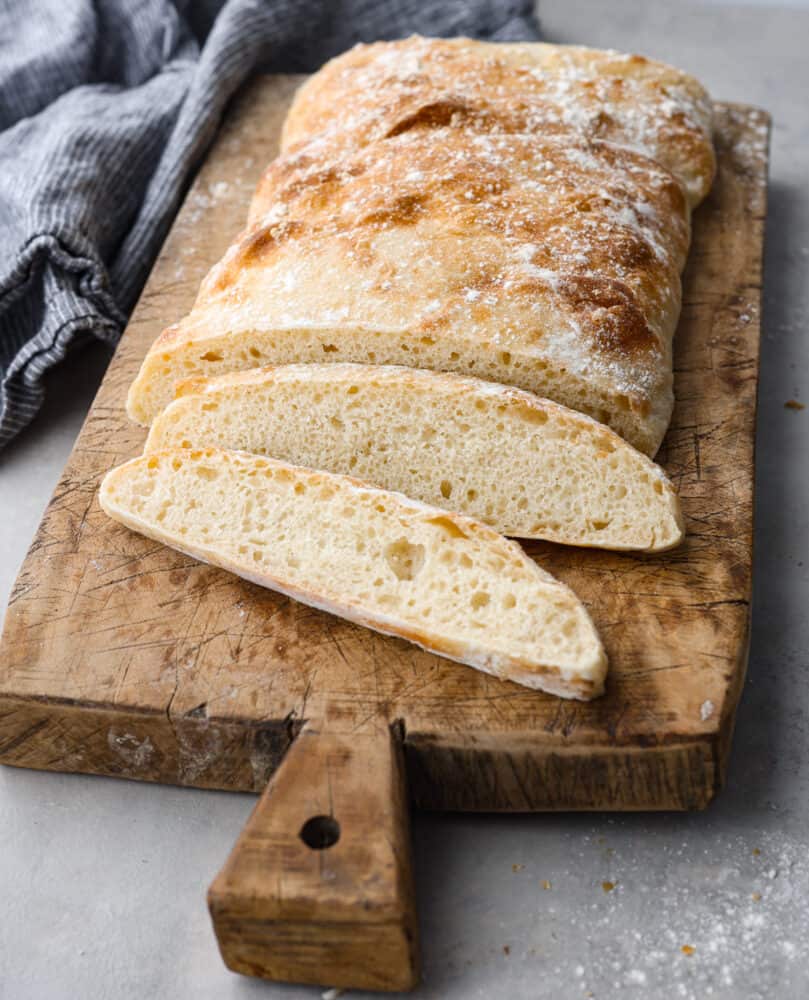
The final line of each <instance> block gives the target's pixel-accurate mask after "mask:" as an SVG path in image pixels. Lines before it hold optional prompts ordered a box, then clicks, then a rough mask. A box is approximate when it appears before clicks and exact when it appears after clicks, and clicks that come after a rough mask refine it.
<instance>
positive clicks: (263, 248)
mask: <svg viewBox="0 0 809 1000" xmlns="http://www.w3.org/2000/svg"><path fill="white" fill-rule="evenodd" d="M326 156H327V153H325V152H323V151H322V147H321V152H320V155H318V154H317V153H314V152H313V151H311V150H309V149H307V148H305V149H304V150H303V151H300V152H298V153H292V154H290V155H288V156H286V157H284V156H282V157H280V158H279V159H278V160H276V161H275V163H274V164H272V165H271V166H270V168H269V170H268V171H267V174H266V175H265V181H264V187H263V195H262V200H261V205H260V208H259V209H257V210H258V211H263V210H264V209H266V210H267V211H272V210H273V209H275V211H274V212H273V213H272V217H271V221H268V222H265V223H264V224H262V223H261V222H260V221H257V222H256V228H255V229H253V230H252V231H251V232H250V233H249V234H248V236H246V237H245V238H244V239H243V240H242V243H241V244H240V245H239V248H238V250H237V251H236V252H234V254H233V255H232V256H231V257H230V259H229V260H228V262H227V265H226V266H225V267H223V268H222V269H221V270H220V271H219V272H218V274H217V277H216V281H215V282H214V283H213V284H212V285H211V286H210V288H211V290H212V291H214V290H224V289H226V288H227V287H228V285H230V284H233V283H235V282H238V281H239V280H240V276H241V274H242V271H243V269H244V268H249V267H252V266H255V265H259V264H260V265H262V266H267V264H268V263H269V262H270V260H271V258H272V255H273V253H274V252H275V250H276V249H277V247H278V246H279V243H280V242H281V241H282V240H286V239H289V238H290V237H295V238H300V241H301V244H300V245H301V246H303V245H305V244H306V243H309V242H312V243H314V242H316V241H317V240H319V239H322V238H324V237H325V236H327V235H328V236H330V237H340V238H346V240H347V242H348V243H349V244H350V246H351V250H352V252H354V253H359V252H362V251H363V250H364V251H365V252H366V253H368V252H369V251H368V243H369V241H370V240H372V239H373V234H374V233H376V232H382V231H386V230H390V229H391V228H394V227H395V228H397V229H400V230H404V229H408V228H410V227H414V226H416V224H417V223H418V221H419V219H420V218H425V219H426V218H429V219H430V220H431V221H432V222H433V223H435V224H436V225H438V226H444V227H446V230H447V231H448V232H451V231H458V232H463V234H464V235H465V236H467V235H473V234H475V233H479V234H480V236H481V238H482V239H485V238H487V237H490V236H495V237H496V238H497V240H498V243H499V245H501V246H503V247H508V245H509V243H510V244H511V250H512V253H513V254H515V255H517V258H521V259H523V260H524V262H525V264H526V267H525V268H523V269H522V272H520V270H519V269H518V270H517V272H516V273H512V274H510V275H509V277H508V278H507V279H504V275H503V265H504V263H505V262H504V260H503V259H502V255H500V254H497V256H496V257H495V255H493V254H490V253H489V254H487V253H482V254H478V255H477V263H478V264H479V267H477V268H473V269H468V268H467V269H466V270H467V271H468V272H469V273H466V274H463V275H461V277H462V279H463V288H464V290H465V291H466V294H467V296H469V293H472V294H473V295H474V294H475V293H477V297H476V298H475V301H480V300H481V299H485V296H486V295H487V294H489V293H495V294H496V293H497V292H498V291H502V289H503V286H504V281H508V286H507V290H508V293H509V295H510V297H512V298H519V297H524V298H525V300H526V301H528V300H530V299H531V298H533V297H538V296H539V297H541V296H543V295H547V293H548V276H549V275H552V276H553V278H552V283H553V285H554V291H555V294H556V295H557V296H559V298H561V299H562V300H563V301H564V305H565V308H566V310H567V311H568V312H569V313H570V314H571V315H572V316H574V317H575V320H576V321H577V322H578V323H579V324H580V325H581V327H582V329H583V330H584V331H586V332H585V334H584V336H585V338H587V332H590V333H591V336H590V338H589V339H590V346H591V347H592V348H593V349H594V350H596V351H597V352H598V353H600V354H602V355H604V356H605V357H613V358H622V357H623V358H635V359H638V358H646V359H649V360H650V362H651V363H657V359H659V358H660V357H661V356H663V355H664V354H665V350H666V346H665V345H666V342H667V341H668V339H669V338H670V336H671V333H672V332H673V331H672V329H671V328H670V327H671V323H670V322H669V323H668V324H667V323H665V322H663V323H661V318H662V317H661V313H662V312H663V311H665V309H666V304H667V303H668V302H669V301H671V299H673V298H676V297H677V294H678V276H679V271H680V269H681V267H682V265H683V263H684V260H685V255H686V252H687V246H688V238H689V227H688V221H687V217H688V214H687V207H686V204H685V199H684V197H683V193H682V190H681V188H680V186H679V184H677V182H676V181H675V180H674V178H673V177H672V176H671V175H670V174H669V173H668V172H667V171H665V170H663V169H662V168H661V167H659V165H657V164H652V163H650V161H649V160H648V159H647V158H645V157H643V156H641V155H640V154H637V153H634V152H632V151H630V150H626V149H619V148H616V147H612V146H610V145H608V144H606V143H602V142H592V143H585V142H581V141H570V140H568V141H565V142H559V141H556V140H555V139H538V138H526V137H525V136H520V135H502V136H475V135H469V134H468V133H466V132H464V131H462V130H460V129H451V128H450V129H442V130H441V131H440V132H438V133H436V132H433V133H432V134H412V133H411V134H405V135H401V136H400V137H398V138H396V139H390V140H388V141H387V142H386V143H384V144H382V145H375V146H373V147H366V148H364V149H361V150H360V151H359V152H358V153H356V154H355V155H353V156H350V157H349V156H343V157H339V156H338V154H337V151H335V156H336V157H337V158H335V159H326ZM538 163H539V164H540V166H539V167H537V164H538ZM638 204H642V205H643V206H644V216H643V217H642V218H641V216H640V215H638V214H636V209H637V206H638ZM276 218H282V219H283V220H284V221H283V222H277V221H275V219H276ZM661 291H662V292H663V294H662V295H661ZM485 308H486V307H485V305H480V306H473V307H472V311H475V310H476V309H477V310H478V311H480V310H484V309H485ZM647 317H648V318H647ZM448 323H449V317H448V316H447V315H446V314H444V313H441V312H439V313H438V314H436V315H434V316H433V317H432V318H431V319H430V320H429V322H428V324H427V325H426V327H425V328H426V329H428V330H433V331H436V332H440V331H441V329H442V327H445V326H446V325H447V324H448ZM526 332H528V331H526ZM537 333H539V331H537ZM652 359H654V361H652Z"/></svg>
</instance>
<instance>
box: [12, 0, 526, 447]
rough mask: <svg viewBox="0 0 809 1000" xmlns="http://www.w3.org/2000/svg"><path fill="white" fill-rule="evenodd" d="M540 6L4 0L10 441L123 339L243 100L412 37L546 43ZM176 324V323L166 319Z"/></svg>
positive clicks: (488, 0) (431, 1)
mask: <svg viewBox="0 0 809 1000" xmlns="http://www.w3.org/2000/svg"><path fill="white" fill-rule="evenodd" d="M532 6H533V4H532V2H531V0H227V2H224V0H174V2H172V0H0V447H2V445H4V444H5V443H6V442H8V441H9V440H10V439H11V438H12V437H13V436H14V435H15V434H17V433H18V432H19V431H20V430H21V429H22V428H23V427H24V426H25V425H26V424H27V423H29V421H30V420H31V419H32V418H33V417H34V415H35V414H36V412H37V410H38V409H39V407H40V405H41V403H42V397H43V388H42V376H43V374H44V372H45V371H46V369H48V368H49V367H51V366H52V365H54V364H56V362H58V361H60V360H61V359H62V358H63V357H64V356H65V352H66V351H67V350H68V348H69V347H70V346H71V345H75V344H77V343H79V342H82V341H85V340H87V339H89V338H92V337H98V338H99V339H101V340H105V341H108V342H111V343H114V342H115V341H116V340H117V339H118V337H119V336H120V334H121V331H122V330H123V327H124V325H125V323H126V320H127V316H128V314H129V312H130V310H131V309H132V307H133V305H134V304H135V301H136V299H137V297H138V294H139V292H140V290H141V288H142V286H143V283H144V281H145V280H146V276H147V274H148V273H149V269H150V268H151V265H152V262H153V260H154V258H155V256H156V254H157V251H158V250H159V248H160V244H161V242H162V241H163V238H164V237H165V235H166V232H167V230H168V227H169V225H170V223H171V220H172V218H173V216H174V214H175V212H176V211H177V208H178V206H179V204H180V200H181V198H182V195H183V193H184V191H185V189H186V188H187V186H188V183H189V181H190V178H191V175H192V173H193V171H194V169H195V168H196V167H197V166H198V165H199V163H200V160H201V158H202V156H203V154H204V152H205V150H206V148H207V147H208V145H209V143H210V141H211V139H212V137H213V135H214V133H215V132H216V129H217V126H218V124H219V122H220V119H221V117H222V112H223V110H224V108H225V105H226V104H227V101H228V100H229V98H230V97H231V96H232V95H233V93H234V92H235V91H236V89H237V88H238V87H239V86H240V85H241V84H242V83H243V82H244V80H245V79H246V78H247V77H248V76H249V75H250V74H251V73H252V72H254V71H257V70H262V71H270V72H271V71H277V72H305V71H310V70H314V69H316V68H317V67H319V66H320V65H321V64H322V63H323V62H324V61H325V60H326V59H328V58H330V57H331V56H334V55H336V54H337V53H338V52H341V51H343V50H344V49H346V48H348V47H350V46H351V45H353V44H354V43H355V42H357V41H372V40H374V39H377V38H398V37H403V36H406V35H408V34H411V33H413V32H420V33H422V34H427V35H469V36H472V37H475V38H492V39H500V40H516V39H533V38H536V37H537V31H536V25H535V23H534V20H533V17H532ZM169 319H171V317H167V321H168V320H169Z"/></svg>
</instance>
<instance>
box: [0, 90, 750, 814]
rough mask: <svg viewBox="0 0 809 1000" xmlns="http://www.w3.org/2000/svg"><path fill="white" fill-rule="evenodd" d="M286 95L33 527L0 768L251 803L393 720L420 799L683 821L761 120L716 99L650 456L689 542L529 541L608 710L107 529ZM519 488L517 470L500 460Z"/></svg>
mask: <svg viewBox="0 0 809 1000" xmlns="http://www.w3.org/2000/svg"><path fill="white" fill-rule="evenodd" d="M298 82H299V80H298V79H296V78H291V77H274V78H264V79H261V80H259V81H257V82H256V83H255V85H254V86H253V87H252V88H251V89H250V90H249V91H248V92H247V93H246V94H245V95H244V96H243V98H242V99H241V101H240V102H239V104H238V105H237V106H236V107H235V108H234V109H233V111H232V113H231V114H230V115H229V120H228V123H227V125H226V127H225V128H224V130H223V131H222V133H221V135H220V137H219V139H218V141H217V143H216V145H215V147H214V149H213V151H212V152H211V154H210V156H209V157H208V160H207V162H206V164H205V166H204V167H203V169H202V170H201V172H200V174H199V177H198V178H197V180H196V183H195V184H194V186H193V188H192V190H191V192H190V194H189V196H188V198H187V200H186V203H185V205H184V208H183V210H182V212H181V213H180V215H179V217H178V219H177V221H176V223H175V225H174V228H173V229H172V232H171V234H170V236H169V238H168V240H167V241H166V244H165V247H164V249H163V252H162V254H161V256H160V259H159V260H158V262H157V264H156V266H155V268H154V271H153V273H152V275H151V278H150V279H149V282H148V285H147V287H146V289H145V291H144V293H143V296H142V298H141V301H140V303H139V305H138V307H137V309H136V311H135V314H134V315H133V317H132V320H131V322H130V324H129V327H128V329H127V331H126V333H125V335H124V338H123V340H122V341H121V345H120V347H119V349H118V351H117V353H116V355H115V358H114V360H113V362H112V364H111V365H110V369H109V371H108V373H107V375H106V378H105V379H104V382H103V385H102V386H101V389H100V390H99V393H98V396H97V398H96V400H95V403H94V404H93V407H92V409H91V411H90V414H89V416H88V418H87V421H86V423H85V425H84V428H83V430H82V432H81V435H80V437H79V439H78V441H77V443H76V446H75V449H74V451H73V454H72V455H71V457H70V460H69V462H68V465H67V467H66V469H65V471H64V474H63V476H62V478H61V480H60V482H59V485H58V487H57V489H56V491H55V494H54V497H53V499H52V501H51V503H50V505H49V507H48V509H47V511H46V513H45V515H44V518H43V520H42V524H41V526H40V528H39V530H38V532H37V534H36V537H35V539H34V541H33V544H32V546H31V550H30V552H29V554H28V557H27V559H26V561H25V564H24V565H23V567H22V570H21V572H20V575H19V579H18V580H17V584H16V587H15V589H14V593H13V596H12V599H11V603H10V606H9V610H8V614H7V617H6V623H5V632H4V637H3V643H2V649H1V650H0V760H2V761H3V762H5V763H9V764H15V765H19V766H24V767H34V768H46V769H54V770H61V771H86V772H92V773H98V774H110V775H119V776H122V777H127V778H138V779H144V780H150V781H163V782H173V783H179V784H185V785H195V786H200V787H213V788H226V789H239V790H255V791H259V790H261V789H262V788H263V787H264V786H265V785H266V783H267V780H268V778H269V776H270V774H271V773H272V772H273V770H274V769H275V767H276V766H277V764H278V762H279V761H280V759H281V758H282V756H283V754H284V753H285V751H286V749H287V748H288V746H289V744H290V741H291V740H293V739H294V738H295V735H296V733H297V732H298V731H299V729H300V727H301V726H302V725H303V724H304V723H305V722H306V721H307V720H308V721H309V722H310V723H311V722H312V720H315V721H316V722H317V724H318V726H319V727H320V730H321V731H323V732H326V733H333V734H335V735H338V736H339V735H341V734H342V735H344V734H346V733H351V732H357V733H362V732H366V731H370V729H372V728H373V727H376V726H378V725H379V724H380V723H391V724H394V723H395V728H394V732H395V733H397V734H398V736H399V737H400V738H401V739H402V740H403V742H404V750H405V759H406V764H407V773H408V781H409V786H410V792H411V795H412V796H413V798H414V799H415V801H416V802H417V803H419V804H421V805H424V806H428V807H438V808H451V809H470V810H471V809H514V810H529V809H592V808H599V809H641V808H674V809H686V808H696V807H701V806H704V805H705V804H706V803H707V802H708V801H709V800H710V799H711V797H712V796H713V795H714V793H715V792H716V790H717V788H718V787H719V785H720V784H721V780H722V775H723V770H724V762H725V758H726V755H727V750H728V746H729V740H730V736H731V733H732V727H733V717H734V712H735V708H736V704H737V701H738V698H739V695H740V691H741V687H742V683H743V678H744V670H745V660H746V648H747V638H748V615H749V599H750V586H751V579H750V574H751V545H752V517H753V431H754V420H755V400H756V382H757V373H758V349H759V300H760V281H761V251H762V239H763V221H764V213H765V198H766V159H767V133H768V118H767V116H766V114H765V113H764V112H761V111H758V110H756V109H752V108H746V107H740V106H730V105H718V106H717V137H716V138H717V147H718V154H719V175H718V178H717V182H716V186H715V189H714V192H713V194H712V195H711V197H710V199H709V200H708V201H707V202H706V204H704V205H703V206H702V207H701V208H700V209H699V211H698V212H697V214H696V217H695V220H694V243H693V248H692V251H691V258H690V263H689V267H688V271H687V273H686V276H685V294H684V308H683V314H682V320H681V323H680V328H679V331H678V335H677V340H676V349H675V368H676V376H675V388H676V395H677V406H676V411H675V416H674V422H673V425H672V427H671V430H670V431H669V434H668V436H667V439H666V442H665V443H664V446H663V449H662V451H661V453H660V456H659V458H660V461H662V463H663V465H664V466H665V467H666V469H667V470H668V472H669V475H670V476H671V477H672V479H673V480H674V482H675V483H676V485H677V487H678V489H679V490H680V493H681V496H682V500H683V506H684V509H685V514H686V519H687V526H688V539H687V541H686V543H685V544H684V545H683V546H682V547H681V548H680V549H678V550H677V551H675V552H673V553H667V554H664V555H661V556H652V557H637V556H630V555H619V554H611V553H598V552H593V551H587V550H575V549H569V548H568V549H565V548H562V547H558V546H553V545H550V544H535V545H532V546H531V547H530V548H529V551H530V552H531V554H532V555H533V556H535V557H536V558H537V559H538V560H539V561H540V563H541V564H542V565H543V566H545V567H546V568H547V569H549V570H550V571H551V572H552V573H555V574H556V575H558V576H559V577H560V578H561V579H562V580H564V581H565V582H566V583H568V584H570V586H572V587H573V588H574V589H575V590H576V592H577V593H578V594H579V595H580V596H581V597H582V599H583V600H584V602H585V603H586V605H587V607H588V608H589V610H590V612H591V614H592V616H593V618H594V620H595V622H596V624H597V626H598V628H599V630H600V632H601V635H602V636H603V639H604V643H605V646H606V649H607V652H608V654H609V657H610V664H611V667H610V670H611V673H610V678H609V682H608V692H607V695H606V696H605V697H604V698H602V699H600V700H598V701H595V702H593V703H590V704H580V703H574V702H567V701H560V700H558V699H556V698H553V697H549V696H544V695H542V694H538V693H535V692H531V691H528V690H525V689H523V688H520V687H517V686H516V685H512V684H510V683H507V682H502V681H498V680H495V679H493V678H490V677H487V676H485V675H483V674H480V673H478V672H476V671H473V670H469V669H465V668H463V667H460V666H458V665H456V664H453V663H450V662H448V661H446V660H442V659H440V658H438V657H435V656H433V655H430V654H428V653H425V652H422V651H420V650H418V649H416V648H415V647H413V646H411V645H408V644H407V643H405V642H403V641H398V640H393V639H389V638H385V637H382V636H380V635H376V634H374V633H372V632H369V631H365V630H363V629H362V628H359V627H357V626H354V625H350V624H348V623H345V622H342V621H340V620H339V619H337V618H333V617H330V616H329V615H326V614H324V613H321V612H318V611H315V610H313V609H310V608H307V607H304V606H302V605H300V604H296V603H295V602H294V601H291V600H288V599H287V598H285V597H280V596H278V595H276V594H273V593H271V592H269V591H265V590H261V589H260V588H258V587H256V586H253V585H251V584H249V583H245V582H242V581H241V580H239V579H237V578H235V577H232V576H229V575H228V574H226V573H224V572H221V571H219V570H217V569H213V568H211V567H208V566H204V565H202V564H199V563H196V562H194V561H193V560H192V559H189V558H188V557H186V556H183V555H180V554H178V553H176V552H172V551H171V550H169V549H166V548H163V547H162V546H160V545H157V544H155V543H154V542H151V541H148V540H146V539H144V538H141V537H139V536H138V535H135V534H132V533H131V532H129V531H127V530H126V529H124V528H123V527H121V526H120V525H116V524H113V523H112V522H111V521H109V520H108V519H107V518H106V517H105V516H104V515H103V513H102V512H101V510H100V508H99V506H98V501H97V497H96V493H97V486H98V482H99V479H100V477H101V476H102V475H103V473H104V472H105V471H106V470H107V469H109V468H110V467H111V466H112V465H115V464H118V463H119V462H122V461H123V460H125V459H127V458H129V457H131V456H132V455H134V454H136V453H137V452H138V451H139V449H140V447H141V445H142V443H143V439H144V432H143V430H142V429H140V428H137V427H134V426H133V425H131V424H130V423H128V421H127V419H126V417H125V414H124V398H125V395H126V389H127V387H128V385H129V382H130V381H131V379H132V378H133V376H134V375H135V372H136V371H137V368H138V366H139V364H140V361H141V359H142V357H143V355H144V353H145V351H146V349H147V347H148V345H149V344H150V343H151V342H152V340H153V338H154V337H155V336H156V335H157V334H158V333H159V332H160V331H161V330H162V329H163V327H164V326H166V325H168V323H170V322H172V321H174V320H176V319H177V318H178V317H180V316H181V315H182V314H183V313H185V312H186V311H187V310H188V308H189V307H190V305H191V303H192V300H193V298H194V295H195V292H196V289H197V286H198V284H199V281H200V279H201V278H202V276H203V274H204V273H205V271H206V269H207V268H208V267H209V266H210V265H211V264H212V263H213V262H214V261H215V260H216V259H217V258H218V257H219V256H220V255H221V253H222V252H223V251H224V250H225V248H226V247H227V245H228V244H229V242H230V240H231V239H232V237H233V236H234V235H235V234H236V232H237V231H238V230H239V229H240V227H241V225H242V223H243V220H244V217H245V215H246V211H247V204H248V201H249V198H250V195H251V193H252V189H253V186H254V183H255V181H256V179H257V178H258V176H259V173H260V172H261V170H262V168H263V167H264V166H265V164H266V163H267V162H268V161H269V160H270V159H271V158H272V157H273V155H275V152H276V149H277V140H278V133H279V128H280V124H281V121H282V119H283V116H284V114H285V111H286V106H287V104H288V102H289V99H290V97H291V94H292V92H293V90H294V88H295V86H296V85H297V83H298ZM515 474H519V470H515Z"/></svg>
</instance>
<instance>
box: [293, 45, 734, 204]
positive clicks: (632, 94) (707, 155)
mask: <svg viewBox="0 0 809 1000" xmlns="http://www.w3.org/2000/svg"><path fill="white" fill-rule="evenodd" d="M711 118H712V108H711V102H710V99H709V97H708V94H707V93H706V91H705V88H704V87H702V86H701V85H700V83H699V82H698V81H697V80H695V79H694V77H692V76H689V75H688V74H687V73H684V72H683V71H682V70H679V69H675V68H674V67H673V66H667V65H666V64H665V63H662V62H657V61H656V60H653V59H646V58H644V57H643V56H638V55H626V54H624V53H622V52H615V51H610V50H601V49H591V48H584V47H581V46H575V45H549V44H547V43H542V42H539V43H537V42H528V43H510V44H509V43H502V42H494V43H492V42H480V41H473V40H472V39H471V38H449V39H444V38H421V37H419V36H417V35H416V36H413V37H411V38H406V39H403V40H401V41H395V42H375V43H373V44H371V45H357V46H355V47H354V48H353V49H350V50H349V51H348V52H344V53H343V54H342V55H340V56H338V57H337V58H336V59H332V60H331V61H330V62H328V63H326V65H325V66H324V67H323V68H322V69H321V70H320V71H319V72H317V73H315V74H314V76H311V77H309V79H308V80H307V81H306V83H304V85H303V86H302V87H301V88H300V90H299V91H298V93H297V94H296V95H295V100H294V101H293V103H292V107H291V108H290V111H289V114H288V115H287V118H286V121H285V122H284V131H283V138H282V149H284V150H287V149H289V148H291V147H292V146H294V145H296V144H299V143H301V142H306V141H308V140H310V139H311V138H312V137H313V136H315V135H321V136H324V137H328V141H329V142H337V143H339V144H341V145H343V146H345V147H347V148H353V149H356V148H358V147H359V146H361V145H364V144H366V143H369V142H376V141H379V140H386V139H387V138H389V137H391V136H394V135H399V134H401V133H402V132H403V131H405V130H408V129H430V128H435V127H436V126H441V125H452V126H453V127H456V128H463V129H467V130H469V129H473V130H477V131H489V132H494V131H500V132H504V131H505V132H526V133H531V134H534V135H542V136H545V137H547V136H549V135H557V136H558V135H576V134H578V135H582V136H584V137H585V138H587V139H605V140H607V141H608V142H611V143H615V144H616V145H622V146H628V147H630V148H632V149H635V150H639V151H640V152H642V153H644V154H645V155H647V156H649V157H651V158H652V159H653V160H657V162H658V163H662V164H663V166H665V167H666V168H668V169H669V170H671V172H672V173H673V174H675V175H676V176H677V177H678V178H679V180H680V181H681V182H682V184H683V185H684V187H685V189H686V191H687V192H688V196H689V201H690V202H691V204H692V206H694V205H696V204H697V203H698V202H700V201H701V200H702V199H703V198H704V197H705V195H706V194H707V193H708V191H709V189H710V187H711V182H712V180H713V176H714V171H715V167H716V160H715V156H714V150H713V145H712V142H711Z"/></svg>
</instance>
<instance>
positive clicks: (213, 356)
mask: <svg viewBox="0 0 809 1000" xmlns="http://www.w3.org/2000/svg"><path fill="white" fill-rule="evenodd" d="M221 360H222V353H221V351H206V352H205V353H204V354H203V355H202V357H201V358H200V361H221Z"/></svg>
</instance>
